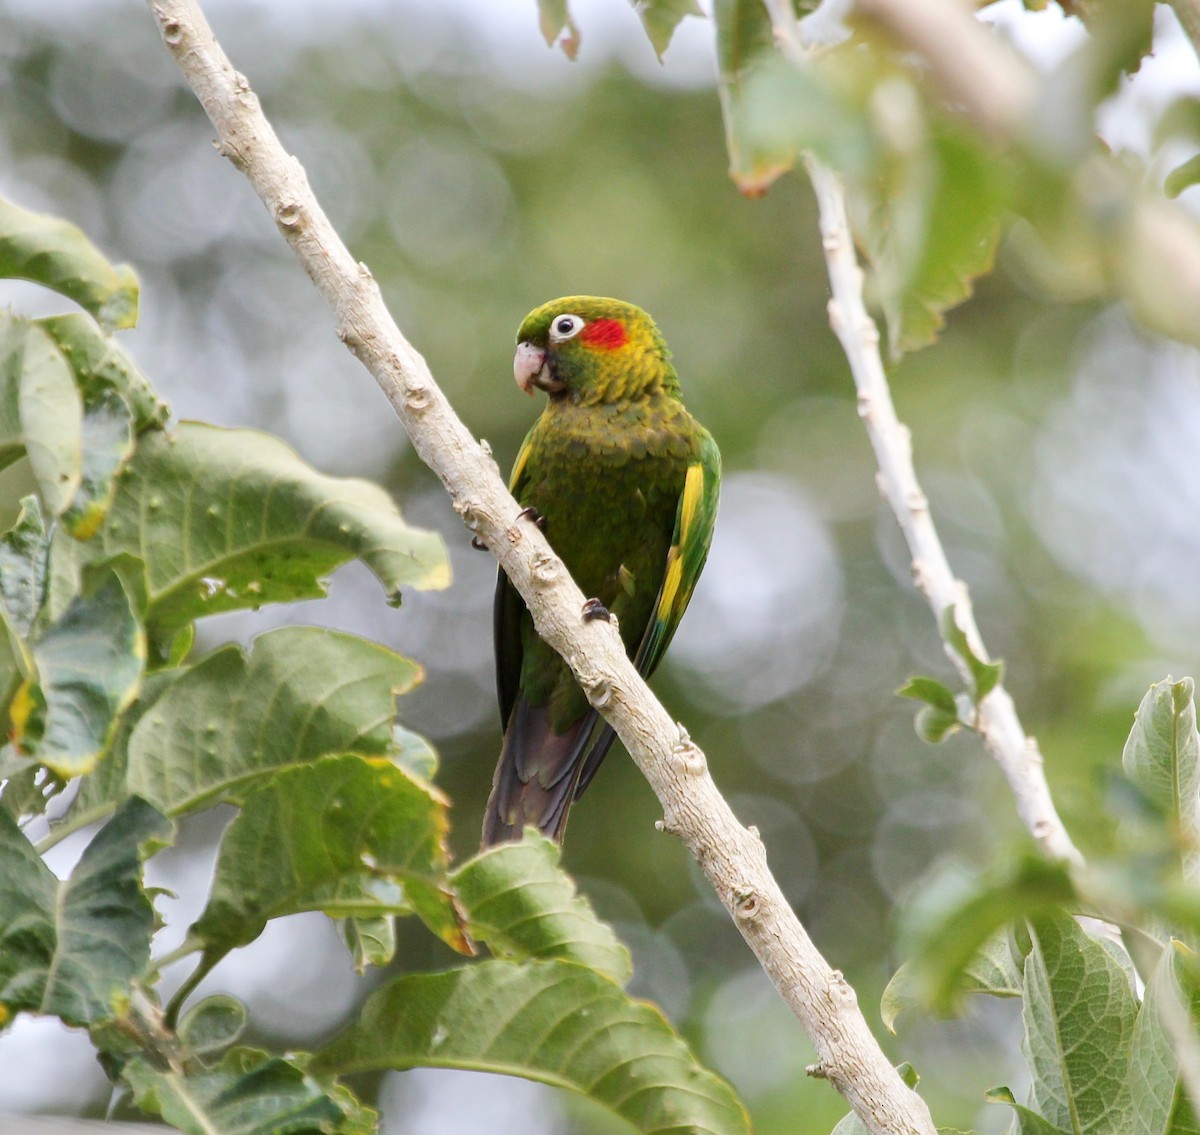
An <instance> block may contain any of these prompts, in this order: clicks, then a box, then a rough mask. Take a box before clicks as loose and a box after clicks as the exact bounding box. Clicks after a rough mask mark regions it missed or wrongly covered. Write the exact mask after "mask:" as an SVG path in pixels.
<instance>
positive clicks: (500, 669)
mask: <svg viewBox="0 0 1200 1135" xmlns="http://www.w3.org/2000/svg"><path fill="white" fill-rule="evenodd" d="M532 436H533V431H532V430H530V432H529V433H528V434H527V435H526V437H525V440H524V441H523V442H522V443H521V449H520V452H518V453H517V459H516V461H515V462H513V470H512V476H511V477H510V478H509V480H508V491H509V492H510V493H512V495H513V496H514V497H516V498H517V500H518V501H519V500H520V499H521V493H522V492H523V491H524V489H525V484H526V479H525V466H526V465H527V464H528V463H529V451H530V448H531V447H530V443H529V439H530V438H531V437H532ZM524 611H525V601H524V600H523V599H522V598H521V596H520V594H519V593H518V591H517V589H516V588H515V587H513V585H512V584H511V583H509V582H508V576H506V575H505V574H504V569H503V568H497V569H496V598H495V602H494V603H493V606H492V630H493V635H492V643H493V648H494V649H495V652H496V695H497V697H498V698H499V700H500V723H501V726H505V725H507V724H508V718H509V716H510V714H511V713H512V708H513V705H514V704H515V703H516V700H517V694H518V692H519V691H520V688H521V658H522V655H523V653H524V652H523V651H522V649H521V615H522V614H523V613H524Z"/></svg>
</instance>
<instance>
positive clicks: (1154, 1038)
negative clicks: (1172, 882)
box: [1126, 941, 1200, 1135]
mask: <svg viewBox="0 0 1200 1135" xmlns="http://www.w3.org/2000/svg"><path fill="white" fill-rule="evenodd" d="M1181 963H1182V964H1181ZM1195 965H1196V957H1195V955H1194V954H1192V953H1191V951H1190V950H1188V949H1187V947H1186V946H1184V945H1183V943H1182V942H1175V941H1172V942H1171V943H1169V944H1168V945H1167V947H1166V948H1165V949H1164V950H1163V952H1162V958H1161V959H1160V960H1159V963H1158V966H1157V967H1156V968H1155V971H1154V975H1153V976H1152V977H1151V979H1150V982H1149V984H1148V985H1147V986H1146V996H1145V999H1144V1000H1143V1002H1142V1008H1141V1011H1140V1012H1139V1013H1138V1017H1137V1023H1136V1024H1135V1025H1134V1028H1133V1040H1132V1042H1131V1050H1130V1054H1129V1069H1128V1073H1127V1077H1126V1084H1127V1088H1128V1091H1129V1097H1130V1102H1131V1105H1132V1116H1133V1120H1132V1126H1131V1127H1130V1135H1197V1133H1198V1132H1200V1121H1198V1120H1197V1117H1196V1113H1195V1110H1194V1109H1193V1107H1192V1104H1191V1101H1190V1100H1189V1099H1188V1094H1187V1091H1186V1089H1185V1088H1184V1085H1183V1083H1182V1081H1181V1079H1180V1075H1179V1056H1178V1054H1177V1049H1176V1045H1175V1043H1174V1041H1173V1040H1172V1038H1171V1033H1170V1032H1169V1031H1168V1029H1167V1027H1166V1025H1165V1024H1164V1014H1174V1015H1175V1018H1176V1020H1177V1022H1178V1025H1179V1027H1181V1028H1184V1029H1188V1030H1190V1031H1191V1033H1192V1038H1193V1044H1194V1043H1196V1041H1195V1038H1196V1022H1197V1020H1200V981H1198V980H1197V974H1196V970H1195Z"/></svg>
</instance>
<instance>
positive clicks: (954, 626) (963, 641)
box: [941, 607, 1004, 702]
mask: <svg viewBox="0 0 1200 1135" xmlns="http://www.w3.org/2000/svg"><path fill="white" fill-rule="evenodd" d="M941 622H942V635H943V636H944V637H945V639H946V641H947V642H948V643H949V644H950V646H951V647H952V648H953V649H954V652H955V654H957V655H958V656H959V657H960V658H961V659H962V660H963V661H964V662H965V663H966V664H967V668H968V669H969V670H970V671H971V680H972V685H973V687H974V688H973V691H972V692H973V693H974V696H975V701H976V702H980V701H982V700H983V699H984V698H985V697H987V695H988V694H990V693H991V692H992V690H994V689H995V688H996V683H997V682H999V681H1000V678H1001V676H1002V675H1003V673H1004V663H1003V662H986V661H984V660H983V659H982V658H980V657H979V655H977V654H976V653H975V651H974V650H973V649H972V648H971V644H970V643H969V642H968V641H967V636H966V634H965V633H964V632H963V629H962V627H960V626H959V625H958V618H957V615H956V612H955V609H954V608H953V607H947V608H946V609H945V610H944V611H943V612H942V620H941Z"/></svg>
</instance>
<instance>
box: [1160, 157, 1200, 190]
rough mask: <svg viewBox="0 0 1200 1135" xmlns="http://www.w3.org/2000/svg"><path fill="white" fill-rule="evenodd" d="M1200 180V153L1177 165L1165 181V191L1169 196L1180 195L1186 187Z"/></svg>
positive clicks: (1188, 187)
mask: <svg viewBox="0 0 1200 1135" xmlns="http://www.w3.org/2000/svg"><path fill="white" fill-rule="evenodd" d="M1197 182H1200V154H1196V155H1195V156H1194V157H1191V158H1188V160H1187V161H1186V162H1183V163H1182V164H1181V165H1177V166H1176V167H1175V168H1174V169H1173V170H1171V172H1170V173H1169V174H1167V177H1166V180H1165V181H1164V182H1163V192H1164V193H1165V194H1166V195H1167V196H1168V197H1178V196H1179V195H1180V194H1181V193H1182V192H1183V191H1184V190H1185V189H1190V188H1191V187H1192V186H1193V185H1195V184H1196V183H1197Z"/></svg>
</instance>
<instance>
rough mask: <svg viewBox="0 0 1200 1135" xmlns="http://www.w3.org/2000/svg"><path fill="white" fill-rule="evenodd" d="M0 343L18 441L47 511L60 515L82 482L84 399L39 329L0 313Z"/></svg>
mask: <svg viewBox="0 0 1200 1135" xmlns="http://www.w3.org/2000/svg"><path fill="white" fill-rule="evenodd" d="M0 339H3V340H4V343H3V346H2V347H0V349H2V350H4V356H3V359H2V360H0V368H2V369H3V371H4V373H3V374H0V381H6V382H11V381H13V380H14V379H15V380H16V383H17V417H18V422H19V426H20V434H19V438H18V439H17V440H18V441H19V443H20V444H21V445H23V446H24V449H25V454H26V456H27V457H28V458H29V465H30V468H31V469H32V470H33V477H34V480H35V481H36V482H37V487H38V492H39V493H40V494H41V497H42V501H43V502H44V503H45V505H46V508H47V510H48V511H49V512H50V513H51V515H53V516H61V515H62V513H63V512H64V511H65V510H66V508H67V506H68V505H69V504H70V503H71V501H72V500H73V499H74V497H75V494H76V493H77V492H78V491H79V487H80V485H81V484H82V482H83V399H82V398H81V396H80V394H79V389H78V387H77V386H76V385H75V377H74V375H72V373H71V368H70V367H69V366H68V365H67V362H66V360H65V359H64V358H63V357H62V355H61V354H60V353H59V350H58V347H57V346H56V345H55V344H54V342H53V341H52V340H51V339H50V336H49V335H47V334H46V333H45V332H44V331H43V330H42V329H41V328H40V327H37V326H35V325H33V324H31V323H27V322H25V321H24V320H19V319H15V318H13V317H12V316H9V315H5V314H3V313H0Z"/></svg>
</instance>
